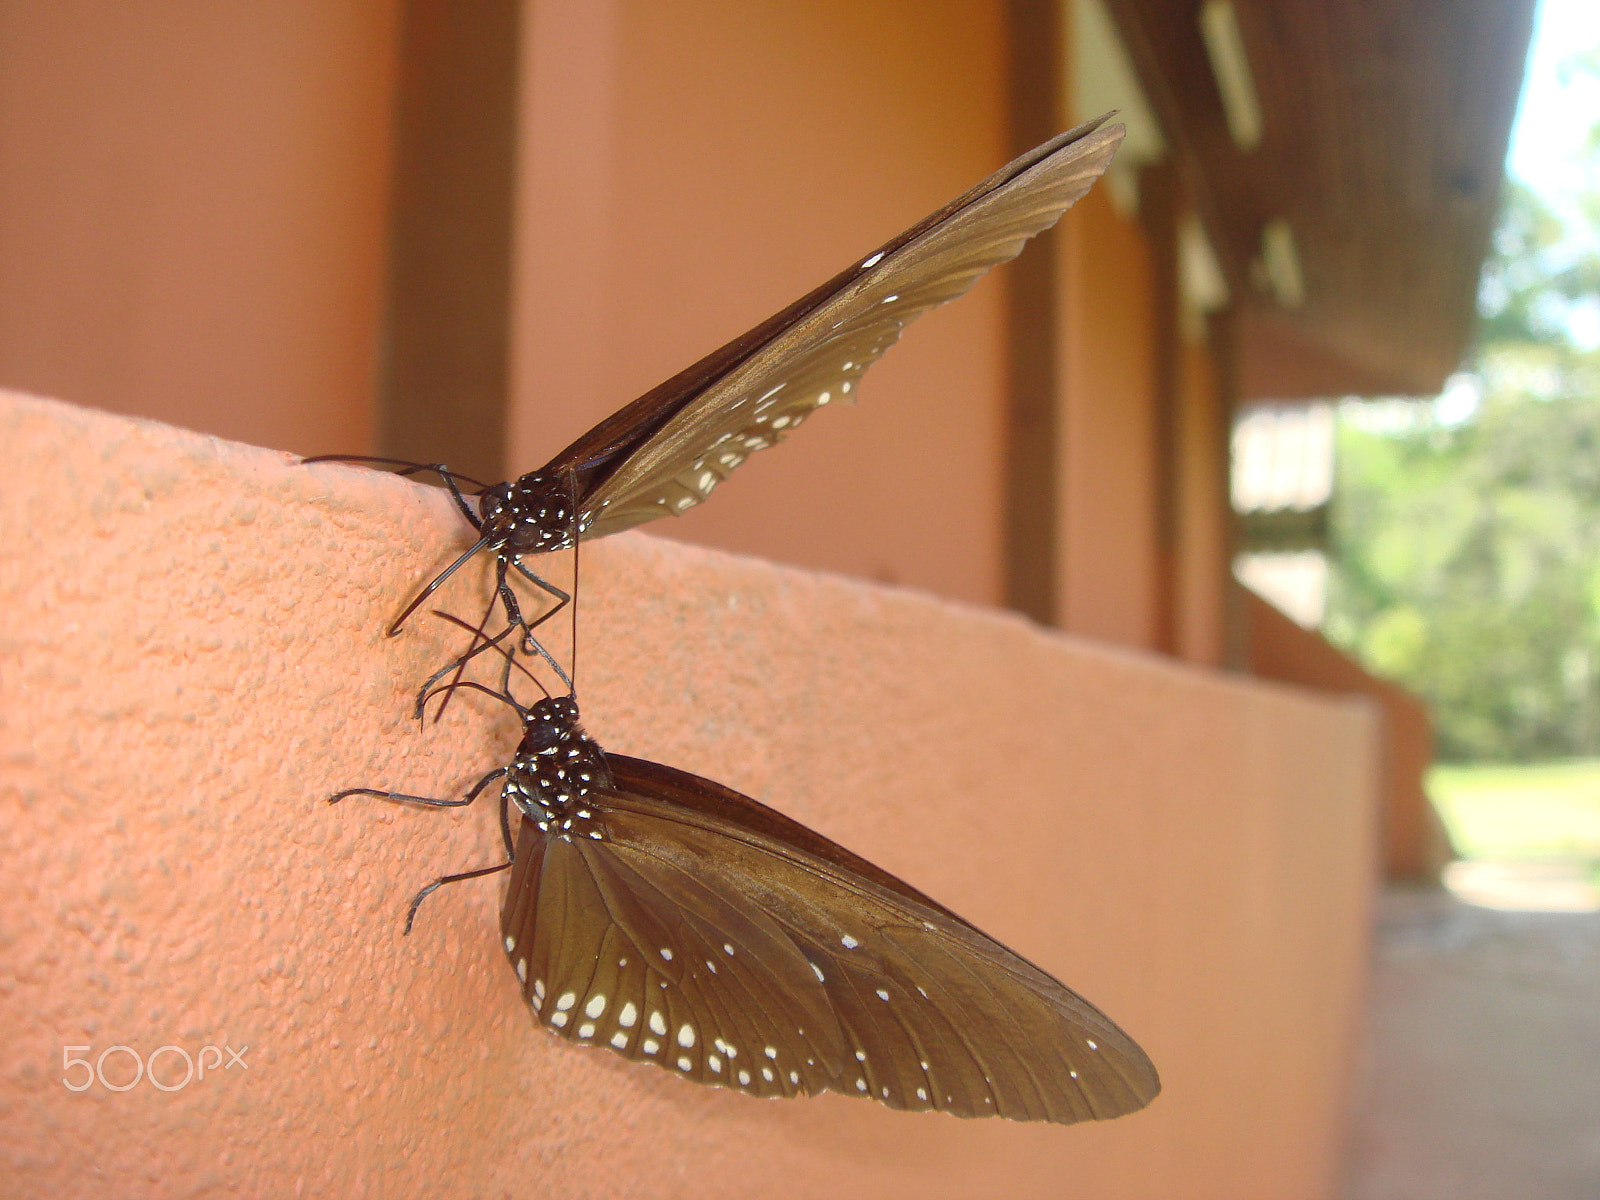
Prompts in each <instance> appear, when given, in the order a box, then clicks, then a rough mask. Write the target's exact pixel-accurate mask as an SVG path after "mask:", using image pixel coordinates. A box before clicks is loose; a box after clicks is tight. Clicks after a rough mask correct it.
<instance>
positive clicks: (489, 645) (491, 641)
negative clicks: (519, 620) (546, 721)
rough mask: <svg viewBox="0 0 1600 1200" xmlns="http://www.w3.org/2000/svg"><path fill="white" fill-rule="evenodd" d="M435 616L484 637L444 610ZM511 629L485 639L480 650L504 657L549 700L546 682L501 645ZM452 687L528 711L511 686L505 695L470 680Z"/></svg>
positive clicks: (521, 710)
mask: <svg viewBox="0 0 1600 1200" xmlns="http://www.w3.org/2000/svg"><path fill="white" fill-rule="evenodd" d="M433 615H434V616H436V617H442V618H443V619H444V620H446V621H449V622H450V623H451V624H452V625H459V626H461V628H463V629H465V630H467V631H469V632H471V633H472V634H474V635H475V636H477V637H483V635H482V633H481V632H480V631H479V630H477V629H475V628H474V627H473V626H471V625H469V624H467V623H466V622H465V621H463V620H462V619H461V618H460V617H458V616H456V615H455V613H448V612H445V611H444V610H443V609H438V608H436V609H434V610H433ZM511 628H513V627H511V626H508V627H507V629H505V630H502V631H501V632H499V633H497V634H495V636H494V637H492V638H484V639H483V640H484V642H485V643H486V644H485V645H483V646H481V647H479V648H478V649H479V650H489V649H493V650H494V652H495V653H496V654H499V655H501V656H502V657H504V658H505V659H506V661H507V662H508V663H510V664H511V666H514V667H516V669H517V670H519V671H521V672H522V673H523V674H524V675H526V676H527V677H528V678H529V679H531V680H533V686H534V687H536V688H538V689H539V690H540V691H541V692H543V693H544V694H545V698H546V699H549V697H550V689H549V688H547V687H545V685H544V681H543V680H541V679H540V678H539V677H538V676H537V675H535V674H534V673H533V672H532V671H530V670H528V668H527V667H525V666H523V665H522V664H521V663H520V662H518V661H517V657H516V654H515V652H513V651H511V650H507V649H506V648H505V647H504V646H502V645H501V644H500V639H501V638H503V637H505V635H506V633H507V632H508V631H509V630H510V629H511ZM477 652H478V651H474V653H477ZM510 673H511V672H510V667H508V668H507V670H506V675H507V678H508V679H509V677H510ZM451 686H453V687H465V688H472V689H473V690H475V691H479V692H484V693H486V694H488V695H490V696H500V697H501V698H502V699H504V700H505V701H506V703H507V704H510V705H512V706H513V707H514V708H515V709H516V710H517V711H518V712H522V713H525V712H526V711H527V710H526V709H525V708H523V707H522V705H520V704H518V703H517V701H516V699H515V698H514V697H513V696H512V695H511V691H510V688H509V685H508V687H507V689H506V691H505V692H503V693H502V692H497V691H495V690H494V689H493V688H488V687H484V686H483V684H481V683H474V682H473V681H472V680H470V679H468V680H463V681H462V682H461V683H458V684H452V685H451ZM443 690H444V689H443V688H436V689H435V691H443Z"/></svg>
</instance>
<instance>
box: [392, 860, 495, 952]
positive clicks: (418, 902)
mask: <svg viewBox="0 0 1600 1200" xmlns="http://www.w3.org/2000/svg"><path fill="white" fill-rule="evenodd" d="M510 865H511V860H510V859H509V858H508V859H506V861H505V862H503V863H500V864H498V865H496V866H493V867H479V868H478V869H477V870H476V871H462V872H460V873H459V874H456V875H441V876H439V878H437V879H435V880H434V881H433V882H432V883H430V884H429V885H428V886H427V887H425V888H423V889H422V890H421V891H420V892H418V893H417V894H416V895H415V896H413V897H412V899H411V907H410V908H409V909H407V910H406V930H405V931H406V933H407V934H409V933H410V932H411V926H412V924H413V922H415V921H416V919H417V909H419V908H421V907H422V902H423V901H424V900H426V899H427V898H428V897H429V896H431V895H433V893H434V892H436V891H437V890H438V889H439V888H442V887H443V886H444V885H445V884H447V883H460V882H461V881H462V880H464V879H477V878H478V877H480V876H482V875H493V874H494V873H495V872H496V871H504V870H505V869H506V868H507V867H509V866H510Z"/></svg>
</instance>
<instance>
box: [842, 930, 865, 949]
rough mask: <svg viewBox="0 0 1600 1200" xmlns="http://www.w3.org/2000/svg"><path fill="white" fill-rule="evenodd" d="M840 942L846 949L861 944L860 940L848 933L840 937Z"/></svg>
mask: <svg viewBox="0 0 1600 1200" xmlns="http://www.w3.org/2000/svg"><path fill="white" fill-rule="evenodd" d="M839 944H840V945H841V946H843V947H844V948H845V949H846V950H854V949H855V948H856V947H857V946H859V945H861V943H860V942H858V941H856V940H855V938H853V937H851V936H850V935H849V934H848V933H847V934H845V935H844V936H843V937H842V938H840V939H839Z"/></svg>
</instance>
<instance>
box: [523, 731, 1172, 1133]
mask: <svg viewBox="0 0 1600 1200" xmlns="http://www.w3.org/2000/svg"><path fill="white" fill-rule="evenodd" d="M607 762H608V764H609V765H610V767H611V770H612V773H613V776H614V784H615V787H614V788H613V789H606V790H601V791H596V792H594V793H591V794H590V795H589V796H588V797H586V800H585V803H586V804H588V805H589V808H588V810H587V811H589V812H590V814H591V817H590V818H589V820H590V821H591V825H590V826H589V827H588V828H589V830H590V836H571V837H570V838H569V837H566V836H552V835H547V834H543V833H540V832H539V831H538V830H537V829H536V828H535V827H534V826H533V825H532V824H531V823H529V822H524V823H523V826H522V832H521V837H520V840H519V842H518V849H517V854H516V860H515V863H514V866H513V875H512V880H511V886H510V892H509V894H508V896H507V900H506V906H505V910H504V919H503V925H504V932H505V935H506V947H507V952H508V954H509V955H510V957H511V961H512V964H513V966H514V967H515V969H516V971H517V974H518V977H519V979H520V980H521V985H522V989H523V994H524V995H525V996H526V997H527V999H528V1001H529V1003H530V1004H531V1006H532V1008H533V1011H534V1013H535V1014H536V1016H537V1017H538V1019H539V1020H540V1021H541V1022H542V1023H543V1024H545V1025H546V1026H548V1027H550V1028H551V1029H553V1030H554V1031H555V1032H557V1033H558V1034H561V1035H562V1036H564V1037H566V1038H568V1039H569V1040H572V1041H574V1042H578V1043H580V1044H591V1045H602V1046H606V1047H608V1048H610V1049H612V1050H614V1051H615V1052H617V1053H621V1054H624V1055H626V1056H627V1057H629V1058H632V1059H636V1060H639V1061H644V1062H655V1063H657V1064H658V1065H660V1066H662V1067H663V1068H665V1069H667V1070H669V1071H673V1072H674V1073H677V1074H680V1075H683V1076H684V1077H685V1078H688V1079H692V1080H695V1081H697V1082H701V1083H708V1084H714V1085H720V1086H726V1087H733V1088H736V1089H739V1090H742V1091H745V1092H748V1093H751V1094H754V1095H760V1096H786V1095H797V1094H809V1093H815V1092H819V1091H823V1090H831V1091H837V1092H841V1093H843V1094H845V1095H853V1096H870V1097H871V1098H872V1099H874V1100H877V1101H879V1102H880V1103H884V1104H887V1105H889V1106H891V1107H894V1108H903V1109H938V1110H942V1111H946V1112H950V1113H953V1114H955V1115H957V1116H966V1117H977V1116H1005V1117H1012V1118H1015V1119H1023V1120H1050V1121H1057V1122H1062V1123H1069V1122H1073V1121H1080V1120H1088V1119H1101V1118H1106V1117H1112V1116H1117V1115H1119V1114H1122V1113H1126V1112H1130V1111H1133V1110H1134V1109H1137V1108H1140V1107H1142V1106H1143V1105H1145V1104H1147V1103H1148V1102H1149V1101H1150V1099H1151V1098H1152V1097H1153V1096H1154V1095H1155V1094H1156V1092H1157V1091H1158V1090H1159V1083H1158V1081H1157V1079H1156V1074H1155V1070H1154V1068H1153V1067H1151V1065H1150V1063H1149V1061H1148V1059H1146V1058H1145V1056H1144V1054H1143V1053H1142V1052H1141V1051H1140V1050H1139V1048H1138V1047H1137V1046H1136V1045H1135V1044H1134V1043H1133V1042H1132V1041H1131V1040H1130V1039H1128V1038H1127V1036H1126V1035H1124V1034H1123V1033H1122V1032H1121V1031H1120V1030H1118V1029H1117V1027H1116V1026H1115V1025H1113V1024H1112V1023H1111V1022H1110V1021H1109V1020H1108V1019H1107V1018H1106V1017H1104V1016H1103V1015H1102V1014H1101V1013H1100V1012H1099V1011H1098V1010H1096V1009H1095V1008H1094V1007H1093V1006H1092V1005H1090V1004H1088V1003H1087V1002H1086V1001H1084V1000H1082V999H1081V998H1079V997H1078V996H1076V995H1075V994H1073V993H1072V992H1071V991H1069V990H1068V989H1067V988H1066V987H1064V986H1063V985H1062V984H1060V983H1059V982H1058V981H1056V980H1055V979H1053V978H1051V977H1050V976H1049V975H1047V974H1046V973H1045V972H1043V971H1041V970H1039V969H1038V968H1037V967H1035V966H1033V965H1032V964H1031V963H1029V962H1027V961H1026V960H1024V959H1022V958H1021V957H1020V956H1018V955H1016V954H1014V953H1013V952H1011V951H1010V950H1007V949H1006V948H1005V947H1004V946H1002V945H1000V944H999V943H998V942H996V941H994V940H993V939H992V938H989V937H988V936H986V935H985V934H983V933H981V932H979V931H978V930H976V929H975V928H973V927H972V926H971V925H969V924H967V923H966V922H964V921H962V920H961V919H960V918H959V917H955V916H954V915H953V914H951V913H949V912H948V910H945V909H943V908H941V907H939V906H938V905H935V904H933V903H932V902H931V901H928V900H927V898H926V897H923V896H922V895H921V893H919V892H917V891H915V890H914V889H912V888H910V887H909V886H907V885H905V884H902V883H900V882H899V881H898V880H896V879H894V877H893V876H890V875H889V874H888V873H887V872H884V871H882V870H881V869H878V868H875V867H871V866H870V864H864V860H860V859H858V858H856V856H854V855H852V854H850V852H849V851H846V850H844V849H843V848H842V847H837V846H835V845H834V844H833V843H831V842H828V841H827V839H825V838H822V837H821V835H819V834H816V833H814V832H812V831H810V830H804V831H803V832H804V835H805V836H804V837H799V836H792V835H789V834H787V832H786V831H787V830H788V827H789V826H793V823H792V822H788V821H787V818H781V817H779V818H777V820H776V821H772V820H771V819H770V818H772V817H776V816H777V814H774V813H773V812H772V810H770V809H765V808H764V807H763V806H760V805H757V804H756V803H755V802H754V801H749V800H748V798H745V797H738V794H737V793H733V792H730V791H729V790H728V789H725V788H721V787H720V786H719V785H716V784H712V783H710V782H709V781H704V780H698V779H697V777H695V776H691V775H688V774H686V773H685V772H681V771H674V770H672V769H671V768H666V767H661V766H659V765H658V764H653V763H648V762H643V761H642V760H637V759H626V758H624V757H622V756H620V755H608V756H607ZM696 784H698V785H703V791H704V796H703V798H702V801H701V802H698V803H684V802H683V799H684V797H685V796H686V795H688V794H689V793H690V792H692V791H693V790H694V787H695V785H696ZM729 797H738V799H740V800H744V801H745V803H746V804H747V805H748V806H749V807H748V809H745V808H742V807H740V806H738V805H735V804H732V803H731V802H730V801H729V799H728V798H729ZM793 828H794V829H803V827H800V826H793ZM595 833H597V834H599V836H598V837H595V836H592V835H593V834H595ZM855 864H861V865H864V866H866V867H867V868H868V869H866V870H861V869H857V866H856V865H855Z"/></svg>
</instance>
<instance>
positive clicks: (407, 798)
mask: <svg viewBox="0 0 1600 1200" xmlns="http://www.w3.org/2000/svg"><path fill="white" fill-rule="evenodd" d="M505 773H506V768H505V767H496V768H495V769H494V770H492V771H490V772H489V773H488V774H487V775H485V776H484V777H483V778H482V779H480V780H478V782H477V783H475V784H473V785H472V790H471V791H469V792H468V793H467V794H466V795H465V796H463V797H461V799H459V800H440V799H437V798H436V797H433V796H413V795H411V794H410V793H409V792H385V791H383V790H381V789H379V788H346V789H345V790H344V791H342V792H335V793H334V794H333V795H331V796H329V797H328V803H329V804H337V803H339V801H341V800H343V799H345V798H347V797H349V796H377V797H378V798H379V799H380V800H399V801H402V802H404V803H407V804H426V805H429V806H430V807H432V808H464V807H466V806H467V805H469V804H471V803H472V802H473V801H474V800H476V799H477V798H478V793H479V792H481V791H483V789H484V788H486V787H488V786H489V785H490V784H491V783H493V782H494V781H495V780H496V779H499V778H500V777H501V776H502V775H504V774H505Z"/></svg>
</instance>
